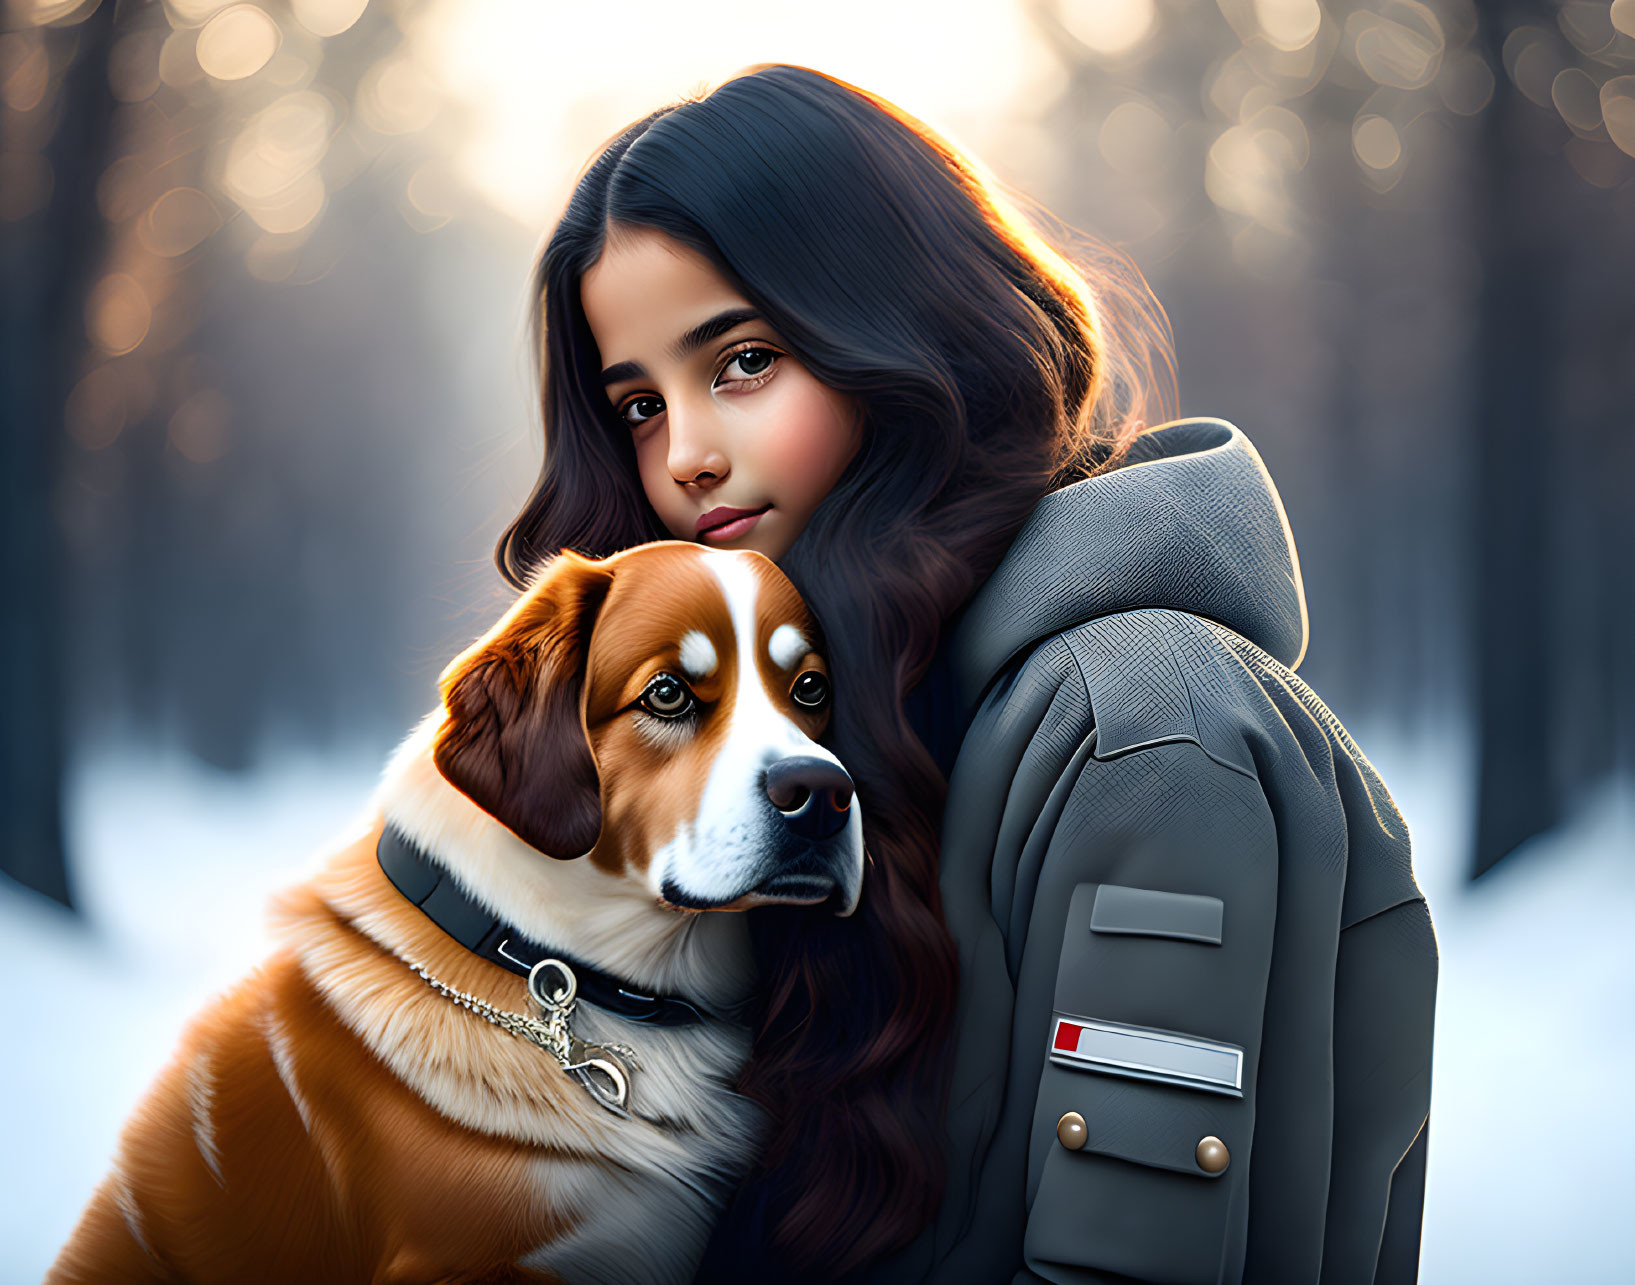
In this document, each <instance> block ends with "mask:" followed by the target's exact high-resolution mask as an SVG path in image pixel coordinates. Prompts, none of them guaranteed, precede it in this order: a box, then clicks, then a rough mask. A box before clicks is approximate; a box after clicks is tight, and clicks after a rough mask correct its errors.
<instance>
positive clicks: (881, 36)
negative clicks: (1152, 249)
mask: <svg viewBox="0 0 1635 1285" xmlns="http://www.w3.org/2000/svg"><path fill="white" fill-rule="evenodd" d="M1127 3H1129V4H1134V5H1136V6H1137V7H1143V6H1144V9H1143V11H1144V12H1147V13H1149V14H1150V12H1151V8H1152V5H1151V0H1127ZM822 15H823V20H822V21H821V22H816V21H813V18H812V13H811V11H810V10H809V9H808V8H806V7H805V6H796V5H767V4H761V3H749V2H748V0H724V2H723V3H722V4H720V5H718V6H716V7H715V8H713V9H712V11H711V12H710V14H709V15H708V21H705V20H704V19H703V17H702V16H701V15H700V14H699V13H698V12H697V11H696V10H694V9H691V8H689V7H687V6H685V5H677V4H674V3H659V2H657V0H649V2H648V3H646V4H631V5H626V6H621V7H620V8H618V9H616V10H615V9H610V8H606V7H598V6H595V5H588V4H576V5H560V6H559V5H544V4H539V3H537V2H536V0H437V3H434V4H432V5H429V6H428V7H427V8H426V9H425V10H424V11H423V12H422V13H421V14H420V15H419V16H418V17H417V18H416V19H414V20H413V21H412V22H411V23H410V24H409V25H410V41H409V44H410V47H411V51H412V55H413V57H414V59H415V63H416V65H417V66H418V67H419V68H420V69H423V71H424V73H425V74H426V75H427V76H428V77H429V78H430V79H431V80H432V81H433V82H435V83H436V85H437V86H438V87H439V88H440V91H441V94H442V95H445V96H446V97H447V98H448V99H450V100H452V101H453V102H454V103H455V104H457V105H458V106H459V108H460V112H459V115H460V117H461V119H463V120H465V121H467V122H468V125H467V127H466V128H467V133H466V135H465V138H464V139H463V141H462V143H461V145H460V150H459V153H458V154H457V156H456V157H455V162H454V163H455V165H456V167H457V169H458V177H459V178H460V179H461V180H462V181H463V182H464V183H466V184H467V185H469V186H470V187H472V188H474V189H475V190H476V191H477V192H478V193H479V194H480V195H481V196H484V197H486V198H488V199H489V200H490V201H492V202H493V203H494V204H495V205H497V206H498V207H499V208H500V209H501V210H503V211H504V212H505V213H507V214H509V215H510V216H511V217H513V218H515V219H517V220H518V221H519V222H521V223H522V224H524V225H525V226H526V227H529V228H531V229H535V230H539V229H542V228H543V227H544V226H545V225H546V224H547V223H548V222H549V220H550V219H551V218H552V217H553V216H554V214H555V212H556V210H557V209H558V208H559V206H560V203H561V202H562V200H563V199H565V197H566V196H567V192H568V188H569V186H570V185H571V183H572V180H573V177H574V175H575V174H577V173H578V171H579V168H580V166H581V165H583V164H584V162H585V160H586V159H587V158H588V156H589V154H590V151H591V149H592V148H594V147H596V146H597V145H598V144H600V143H602V142H603V141H605V140H606V139H607V138H608V136H609V135H610V134H612V133H613V132H614V131H615V130H616V129H618V128H619V127H620V126H621V125H624V124H626V123H628V122H629V121H631V120H634V119H635V118H636V117H637V116H640V115H642V114H644V113H645V112H648V111H650V110H652V109H653V108H654V107H657V106H659V105H661V104H662V103H665V102H667V101H670V100H672V99H674V98H677V97H679V96H681V95H683V94H687V93H689V92H692V91H694V90H696V89H698V88H700V87H701V86H706V85H709V84H712V83H716V82H718V81H720V80H724V79H726V78H727V77H728V76H731V75H732V74H733V73H735V72H737V71H740V70H742V69H743V68H745V67H747V66H749V65H751V64H753V63H761V62H780V61H781V62H795V63H800V64H802V65H804V66H808V67H816V68H817V69H819V70H821V71H824V72H826V73H828V74H829V75H832V76H838V77H840V78H841V79H843V80H847V81H850V82H852V83H853V84H857V85H860V86H862V87H864V88H866V89H869V90H872V91H873V92H875V93H879V94H882V95H884V96H885V97H886V98H889V99H891V100H892V101H893V102H895V103H897V104H899V105H900V106H901V107H902V108H904V110H906V111H909V112H912V113H913V114H915V115H917V116H920V117H922V118H924V119H926V120H927V121H928V123H930V124H931V125H932V126H933V127H934V128H937V129H939V130H941V131H942V132H944V133H946V134H948V135H950V136H951V138H952V140H953V141H954V142H955V143H956V144H957V145H963V146H966V147H969V148H970V149H972V150H974V151H976V152H977V153H978V154H979V155H980V154H981V151H982V145H983V143H984V141H985V140H986V139H987V138H988V131H989V130H990V128H991V127H992V124H993V122H995V121H996V120H999V119H1001V118H1003V117H1004V116H1005V115H1006V114H1007V110H1006V109H1007V105H1008V104H1011V103H1013V102H1015V101H1016V100H1018V99H1022V98H1026V97H1027V96H1028V95H1029V89H1030V86H1036V85H1037V83H1038V81H1039V80H1040V78H1041V76H1044V75H1048V74H1049V71H1050V63H1049V61H1048V58H1047V56H1046V55H1044V53H1043V51H1042V48H1041V46H1040V45H1039V43H1038V37H1037V36H1036V35H1035V34H1034V33H1033V31H1032V30H1031V28H1030V26H1029V23H1028V20H1027V18H1026V16H1025V15H1024V14H1022V13H1021V12H1020V11H1018V10H1016V9H1014V8H1013V7H1012V6H1009V5H975V6H970V7H968V8H966V9H962V10H961V11H960V15H959V20H958V21H951V20H950V15H949V11H948V9H947V6H946V5H942V4H937V3H934V2H932V0H917V2H916V3H905V4H896V5H881V4H878V3H875V2H874V0H832V3H828V4H825V5H824V6H823V8H822ZM1145 21H1149V22H1150V17H1149V18H1148V19H1146V20H1145ZM394 74H395V73H394ZM407 84H408V82H407V81H403V82H400V83H398V84H392V83H389V81H388V78H387V73H386V72H385V71H382V72H381V73H380V77H379V80H378V81H377V82H376V83H375V84H373V85H372V86H370V87H367V88H365V89H364V90H363V91H362V93H361V95H360V97H361V99H362V101H361V102H360V112H361V114H363V115H364V117H365V119H366V120H367V121H368V122H369V124H370V125H371V126H373V127H374V128H376V129H382V128H383V125H382V123H379V122H385V124H386V126H387V127H388V128H389V127H390V126H391V125H392V124H393V123H395V124H396V129H397V130H406V129H409V128H413V127H414V125H413V124H412V122H413V121H415V120H417V119H418V118H419V117H420V116H422V115H423V114H424V112H425V110H426V109H425V107H424V106H423V105H422V103H421V100H420V94H419V91H418V90H417V89H413V88H412V87H409V88H405V86H407ZM1009 110H1011V111H1014V108H1010V109H1009Z"/></svg>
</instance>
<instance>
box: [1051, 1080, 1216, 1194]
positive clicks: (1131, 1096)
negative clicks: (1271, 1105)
mask: <svg viewBox="0 0 1635 1285" xmlns="http://www.w3.org/2000/svg"><path fill="white" fill-rule="evenodd" d="M1038 1103H1039V1105H1038V1111H1037V1114H1036V1115H1035V1117H1034V1118H1035V1124H1036V1127H1039V1126H1042V1128H1041V1132H1043V1130H1044V1129H1046V1128H1048V1129H1049V1130H1051V1131H1052V1132H1054V1131H1055V1129H1056V1126H1057V1122H1058V1121H1059V1120H1061V1118H1062V1117H1063V1116H1064V1115H1066V1114H1067V1113H1068V1112H1075V1113H1077V1114H1078V1115H1079V1116H1080V1117H1081V1118H1082V1119H1083V1120H1084V1133H1083V1138H1084V1141H1083V1145H1082V1146H1079V1147H1077V1148H1075V1149H1074V1150H1071V1151H1067V1155H1066V1156H1065V1157H1064V1159H1066V1160H1069V1161H1071V1160H1074V1159H1079V1158H1082V1157H1085V1156H1087V1155H1098V1156H1111V1157H1113V1158H1114V1159H1117V1160H1124V1161H1128V1162H1129V1163H1131V1164H1138V1165H1145V1166H1147V1167H1148V1168H1151V1169H1168V1170H1170V1171H1171V1172H1172V1173H1183V1174H1186V1175H1187V1176H1188V1177H1191V1178H1198V1179H1200V1180H1203V1181H1206V1182H1208V1181H1213V1180H1214V1179H1217V1178H1219V1177H1221V1176H1222V1175H1223V1174H1225V1173H1226V1172H1228V1170H1230V1168H1231V1166H1232V1160H1233V1157H1232V1152H1233V1151H1234V1150H1240V1151H1247V1148H1248V1139H1247V1137H1245V1136H1243V1127H1244V1119H1243V1116H1244V1111H1243V1108H1242V1105H1241V1104H1239V1103H1236V1102H1235V1101H1234V1100H1232V1099H1228V1098H1209V1097H1205V1096H1203V1095H1201V1094H1195V1093H1188V1092H1187V1091H1186V1090H1184V1089H1177V1088H1171V1087H1169V1086H1167V1085H1158V1084H1141V1083H1137V1082H1133V1081H1122V1082H1121V1081H1119V1080H1113V1079H1108V1078H1106V1077H1105V1076H1100V1075H1085V1074H1082V1073H1078V1072H1074V1071H1071V1070H1066V1069H1063V1068H1059V1067H1055V1066H1047V1067H1046V1068H1045V1073H1044V1076H1043V1077H1042V1082H1041V1084H1040V1086H1039V1099H1038ZM1045 1138H1046V1145H1048V1146H1052V1147H1053V1148H1054V1149H1057V1150H1064V1151H1066V1150H1067V1148H1066V1147H1065V1146H1064V1144H1063V1143H1062V1142H1061V1141H1059V1140H1058V1139H1057V1138H1054V1137H1050V1136H1049V1135H1048V1134H1046V1135H1045ZM1208 1140H1213V1142H1214V1143H1215V1144H1218V1145H1215V1146H1210V1145H1208ZM1201 1147H1202V1148H1203V1151H1202V1154H1201V1155H1200V1148H1201ZM1223 1158H1224V1160H1225V1163H1224V1164H1222V1163H1221V1159H1223ZM1206 1165H1207V1166H1208V1167H1207V1168H1206V1167H1205V1166H1206Z"/></svg>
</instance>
